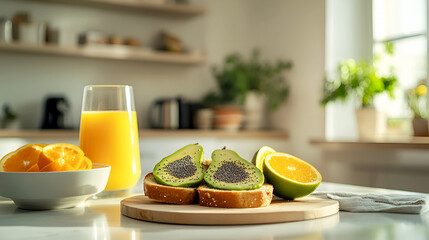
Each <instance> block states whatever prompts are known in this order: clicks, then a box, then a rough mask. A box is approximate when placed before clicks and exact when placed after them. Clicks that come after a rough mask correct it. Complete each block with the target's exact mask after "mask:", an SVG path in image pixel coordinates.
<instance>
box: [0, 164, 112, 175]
mask: <svg viewBox="0 0 429 240" xmlns="http://www.w3.org/2000/svg"><path fill="white" fill-rule="evenodd" d="M92 166H93V167H94V166H97V168H91V169H84V170H72V171H52V172H0V174H39V175H42V174H43V175H48V174H64V173H69V174H72V173H76V172H83V171H104V170H106V169H109V170H110V169H111V166H110V165H107V164H103V163H93V164H92Z"/></svg>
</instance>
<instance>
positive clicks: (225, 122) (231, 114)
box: [213, 105, 243, 130]
mask: <svg viewBox="0 0 429 240" xmlns="http://www.w3.org/2000/svg"><path fill="white" fill-rule="evenodd" d="M242 120H243V113H242V111H241V108H240V107H239V106H235V105H219V106H216V107H214V112H213V127H214V128H216V129H227V130H238V129H239V128H240V127H241V122H242Z"/></svg>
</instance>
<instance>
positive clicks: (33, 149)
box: [0, 144, 46, 172]
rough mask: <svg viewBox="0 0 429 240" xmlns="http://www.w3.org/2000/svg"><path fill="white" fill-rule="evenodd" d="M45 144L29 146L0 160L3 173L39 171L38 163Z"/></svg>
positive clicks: (0, 168) (0, 169)
mask: <svg viewBox="0 0 429 240" xmlns="http://www.w3.org/2000/svg"><path fill="white" fill-rule="evenodd" d="M44 146H46V145H44V144H27V145H24V146H22V147H20V148H18V149H17V150H16V151H13V152H10V153H8V154H6V155H5V156H4V157H3V158H2V159H1V160H0V171H2V172H26V171H36V170H38V166H37V162H38V161H39V156H40V154H41V152H42V151H43V147H44Z"/></svg>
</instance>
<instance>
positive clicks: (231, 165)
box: [213, 162, 249, 183]
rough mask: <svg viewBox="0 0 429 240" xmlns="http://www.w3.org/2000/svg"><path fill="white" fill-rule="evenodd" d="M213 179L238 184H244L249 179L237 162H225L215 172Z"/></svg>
mask: <svg viewBox="0 0 429 240" xmlns="http://www.w3.org/2000/svg"><path fill="white" fill-rule="evenodd" d="M213 177H214V178H215V179H217V180H219V181H222V182H229V183H238V182H245V180H247V179H248V178H249V173H248V172H246V171H245V170H244V168H243V167H240V166H238V165H237V162H226V163H224V164H223V165H222V166H220V167H219V169H218V170H217V171H216V172H215V174H214V175H213Z"/></svg>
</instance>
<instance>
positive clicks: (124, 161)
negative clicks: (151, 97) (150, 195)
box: [79, 111, 141, 190]
mask: <svg viewBox="0 0 429 240" xmlns="http://www.w3.org/2000/svg"><path fill="white" fill-rule="evenodd" d="M137 129H138V128H137V114H136V112H135V111H131V112H127V111H83V112H82V116H81V125H80V139H79V141H80V147H81V148H82V150H83V151H84V153H85V155H86V156H87V157H88V158H89V159H91V160H92V161H93V162H95V163H104V164H107V165H110V166H111V167H112V168H111V171H110V176H109V181H108V183H107V186H106V190H119V189H127V188H130V187H133V186H134V185H135V184H136V183H137V181H138V179H139V177H140V172H141V169H140V151H139V138H138V132H137Z"/></svg>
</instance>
